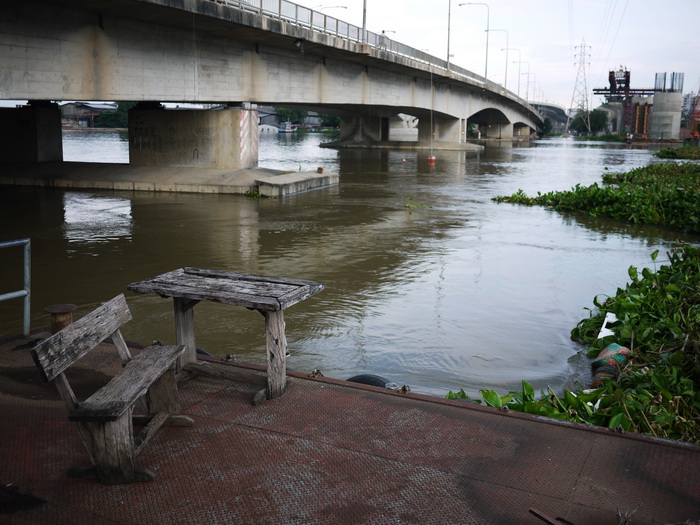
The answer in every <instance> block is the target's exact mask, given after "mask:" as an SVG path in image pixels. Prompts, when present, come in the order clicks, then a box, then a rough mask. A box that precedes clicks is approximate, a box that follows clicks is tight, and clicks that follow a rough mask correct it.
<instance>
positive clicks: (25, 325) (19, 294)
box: [0, 239, 32, 336]
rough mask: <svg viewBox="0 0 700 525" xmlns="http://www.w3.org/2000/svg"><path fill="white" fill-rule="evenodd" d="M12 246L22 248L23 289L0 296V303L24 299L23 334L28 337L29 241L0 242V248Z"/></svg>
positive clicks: (29, 290) (29, 293)
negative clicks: (18, 298)
mask: <svg viewBox="0 0 700 525" xmlns="http://www.w3.org/2000/svg"><path fill="white" fill-rule="evenodd" d="M13 246H24V289H22V290H17V291H15V292H8V293H4V294H1V295H0V301H7V300H8V299H16V298H17V297H24V322H23V333H24V335H25V336H28V335H29V317H30V313H31V312H30V306H31V249H32V248H31V247H32V241H31V239H18V240H16V241H5V242H0V248H11V247H13Z"/></svg>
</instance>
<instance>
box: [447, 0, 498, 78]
mask: <svg viewBox="0 0 700 525" xmlns="http://www.w3.org/2000/svg"><path fill="white" fill-rule="evenodd" d="M459 5H460V6H463V5H483V6H486V60H485V61H484V80H488V73H489V5H488V4H485V3H483V2H465V3H463V4H459ZM448 53H449V51H448Z"/></svg>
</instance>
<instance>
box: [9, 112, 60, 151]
mask: <svg viewBox="0 0 700 525" xmlns="http://www.w3.org/2000/svg"><path fill="white" fill-rule="evenodd" d="M62 160H63V142H62V137H61V110H60V109H59V107H58V105H57V104H54V103H52V102H47V101H30V102H29V105H27V106H22V107H19V108H0V162H48V161H59V162H60V161H62Z"/></svg>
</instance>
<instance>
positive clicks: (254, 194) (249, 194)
mask: <svg viewBox="0 0 700 525" xmlns="http://www.w3.org/2000/svg"><path fill="white" fill-rule="evenodd" d="M243 195H245V196H246V197H250V198H252V199H271V198H272V197H271V196H270V195H263V194H262V193H260V192H259V191H258V190H248V191H246V192H245V193H244V194H243Z"/></svg>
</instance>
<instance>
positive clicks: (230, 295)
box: [128, 267, 324, 311]
mask: <svg viewBox="0 0 700 525" xmlns="http://www.w3.org/2000/svg"><path fill="white" fill-rule="evenodd" d="M323 288H324V285H323V284H321V283H317V282H315V281H306V280H302V279H287V278H280V277H265V276H260V275H250V274H243V273H236V272H224V271H217V270H206V269H201V268H190V267H185V268H180V269H179V270H173V271H171V272H167V273H164V274H162V275H159V276H156V277H153V278H151V279H145V280H143V281H139V282H136V283H131V284H130V285H129V286H128V289H129V290H131V291H134V292H138V293H150V294H156V295H160V296H162V297H182V298H187V299H196V300H198V301H212V302H219V303H224V304H230V305H233V306H242V307H245V308H253V309H256V310H270V311H275V310H280V309H283V308H288V307H290V306H292V305H294V304H296V303H298V302H299V301H303V300H304V299H306V298H308V297H311V296H312V295H315V294H316V293H318V292H320V291H321V290H323Z"/></svg>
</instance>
